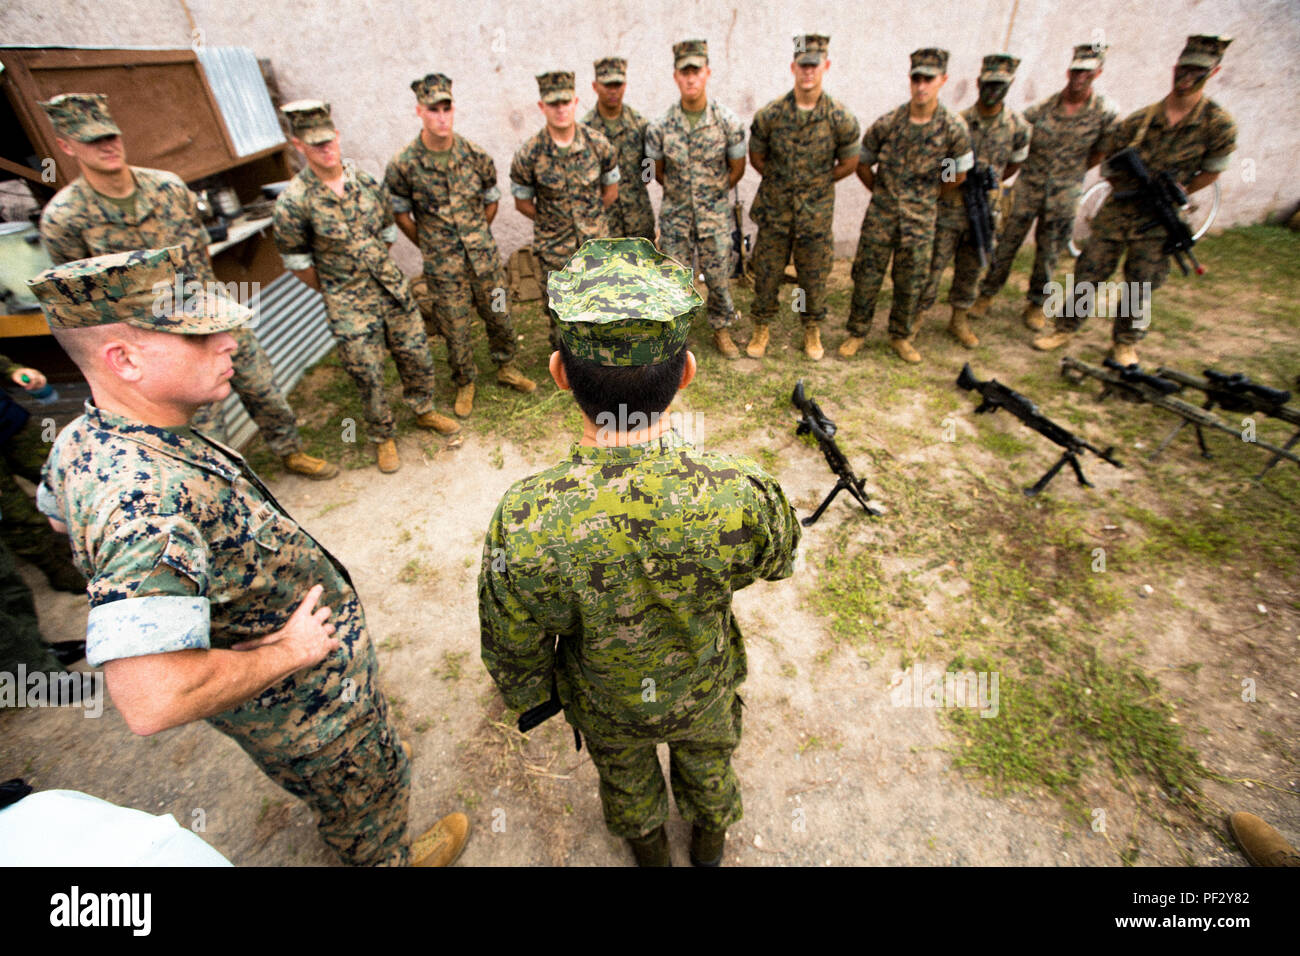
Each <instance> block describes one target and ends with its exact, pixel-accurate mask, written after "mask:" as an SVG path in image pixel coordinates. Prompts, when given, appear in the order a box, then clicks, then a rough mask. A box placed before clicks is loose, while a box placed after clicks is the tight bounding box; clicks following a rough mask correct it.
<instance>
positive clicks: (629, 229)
mask: <svg viewBox="0 0 1300 956" xmlns="http://www.w3.org/2000/svg"><path fill="white" fill-rule="evenodd" d="M594 66H595V69H596V79H595V80H593V81H592V84H591V88H592V90H594V91H595V93H596V105H595V106H594V107H592V108H591V109H589V110H587V114H586V115H585V116H583V118H582V122H583V123H585V124H586V125H587V126H590V127H591V128H592V129H594V130H596V132H598V133H602V134H604V137H605V138H606V139H607V140H609V143H610V145H611V146H613V147H614V150H615V152H617V153H618V173H619V179H618V200H617V201H616V202H615V203H614V205H613V206H611V207H610V208H609V212H608V213H607V215H608V217H609V234H610V235H611V236H614V237H616V238H617V237H628V238H631V237H635V236H640V237H642V238H644V239H649V240H650V241H652V242H653V241H654V237H655V214H654V209H653V208H652V207H651V206H650V190H649V189H647V188H646V187H647V184H648V183H649V182H650V172H649V166H648V163H649V161H648V160H647V159H646V155H645V128H646V119H645V117H643V116H642V115H641V114H640V113H638V112H637V111H636V110H634V109H632V107H630V106H628V105H626V104H625V103H624V102H623V94H624V93H626V92H627V60H625V59H623V58H622V57H618V56H607V57H605V58H604V59H600V60H597V61H596V62H595V64H594Z"/></svg>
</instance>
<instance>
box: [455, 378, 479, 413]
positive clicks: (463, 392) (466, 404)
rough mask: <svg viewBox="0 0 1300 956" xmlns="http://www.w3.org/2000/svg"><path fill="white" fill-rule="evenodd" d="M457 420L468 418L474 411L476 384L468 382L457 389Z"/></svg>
mask: <svg viewBox="0 0 1300 956" xmlns="http://www.w3.org/2000/svg"><path fill="white" fill-rule="evenodd" d="M454 410H455V412H456V417H457V418H468V417H469V414H470V412H472V411H474V383H473V382H466V383H465V384H464V385H462V386H460V388H458V389H456V404H455V406H454Z"/></svg>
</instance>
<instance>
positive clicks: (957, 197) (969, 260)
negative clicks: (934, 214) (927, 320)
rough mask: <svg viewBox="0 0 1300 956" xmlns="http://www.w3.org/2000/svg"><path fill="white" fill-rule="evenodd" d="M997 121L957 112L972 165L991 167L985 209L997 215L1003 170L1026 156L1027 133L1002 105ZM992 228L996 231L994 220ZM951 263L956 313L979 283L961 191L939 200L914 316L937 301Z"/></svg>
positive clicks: (973, 112) (950, 298) (976, 108)
mask: <svg viewBox="0 0 1300 956" xmlns="http://www.w3.org/2000/svg"><path fill="white" fill-rule="evenodd" d="M1001 106H1002V109H1001V110H999V111H998V113H997V115H996V116H992V117H985V116H983V115H981V114H980V111H979V104H978V103H977V104H975V105H974V106H971V107H969V108H968V109H965V110H963V111H962V114H961V117H962V119H964V120H965V121H966V128H967V129H968V130H969V131H970V138H971V148H972V152H973V153H974V154H975V162H976V164H978V165H981V166H990V167H992V169H993V173H994V175H995V176H996V177H997V180H998V186H997V188H996V189H994V190H992V191H990V192H989V197H988V198H989V209H991V210H993V212H994V216H995V217H996V215H997V209H998V205H999V199H1000V198H1001V196H1002V179H1003V177H1004V176H1005V173H1004V170H1005V169H1006V168H1007V166H1008V165H1009V164H1011V163H1023V162H1024V161H1025V159H1026V157H1028V155H1029V144H1030V134H1031V132H1032V128H1031V127H1030V125H1029V123H1028V122H1027V121H1026V120H1025V118H1024V117H1023V116H1021V115H1020V114H1019V113H1017V112H1016V111H1015V110H1013V109H1012V108H1011V107H1009V106H1007V104H1006V103H1005V102H1003V103H1002V104H1001ZM993 225H994V228H995V229H996V228H997V221H996V218H995V220H994V223H993ZM954 258H955V259H956V265H955V266H954V267H953V274H952V289H951V290H950V291H949V293H948V304H949V305H951V306H952V307H953V308H955V309H969V308H970V307H971V306H972V305H974V304H975V292H976V288H977V287H978V285H979V280H980V257H979V252H978V250H976V248H975V247H974V246H973V245H972V244H971V239H970V224H969V222H968V221H967V219H966V205H965V202H964V201H963V200H962V194H961V191H960V190H958V191H956V192H952V193H945V194H944V195H942V196H940V197H939V217H938V220H937V221H936V224H935V234H934V251H933V252H932V253H931V256H930V274H929V278H928V279H927V280H926V283H925V288H924V289H923V290H922V291H921V298H920V300H919V301H918V302H917V304H916V311H917V314H918V315H919V314H920V313H922V312H925V311H926V310H927V309H929V308H930V307H931V306H932V305H934V301H935V299H936V298H938V295H939V279H940V278H941V277H942V276H943V270H944V269H946V268H948V263H950V262H952V261H953V259H954Z"/></svg>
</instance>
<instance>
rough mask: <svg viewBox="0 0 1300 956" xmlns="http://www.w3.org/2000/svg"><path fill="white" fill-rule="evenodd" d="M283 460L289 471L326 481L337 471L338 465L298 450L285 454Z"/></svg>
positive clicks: (315, 479)
mask: <svg viewBox="0 0 1300 956" xmlns="http://www.w3.org/2000/svg"><path fill="white" fill-rule="evenodd" d="M283 461H284V467H285V468H287V469H288V470H289V471H292V472H295V473H296V474H299V475H304V476H306V477H308V478H310V479H311V480H312V481H328V480H329V479H331V478H333V477H334V476H335V475H337V474H338V473H339V466H338V465H331V464H330V463H329V462H328V461H322V460H321V459H320V458H313V457H312V456H311V455H308V454H305V453H303V452H300V451H296V452H294V453H293V454H292V455H285V456H284V459H283Z"/></svg>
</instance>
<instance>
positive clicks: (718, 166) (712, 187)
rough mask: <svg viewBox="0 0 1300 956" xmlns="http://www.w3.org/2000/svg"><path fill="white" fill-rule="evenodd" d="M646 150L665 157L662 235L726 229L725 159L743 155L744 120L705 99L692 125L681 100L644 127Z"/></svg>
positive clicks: (728, 225)
mask: <svg viewBox="0 0 1300 956" xmlns="http://www.w3.org/2000/svg"><path fill="white" fill-rule="evenodd" d="M645 154H646V156H648V157H649V158H650V159H653V160H655V161H658V160H663V163H664V184H663V185H664V198H663V202H662V203H661V204H660V206H659V232H660V234H661V235H663V234H669V235H676V236H690V235H691V233H692V231H693V232H694V234H695V235H697V236H719V235H724V234H730V233H731V230H732V224H733V223H732V217H731V187H730V186H728V185H727V174H728V167H729V164H730V161H731V160H733V159H743V158H744V156H745V126H744V124H743V123H741V122H740V120H739V119H738V118H737V117H736V114H735V113H733V112H732V111H731V110H729V109H727V107H725V106H723V105H722V104H721V103H718V102H716V101H715V100H709V101H708V105H707V106H706V107H705V108H704V115H702V116H701V117H700V118H699V121H698V122H697V123H696V124H695V127H694V128H693V129H692V128H691V124H690V122H689V121H688V120H687V119H686V114H685V112H683V111H682V104H681V102H680V101H679V102H677V103H674V104H673V105H672V106H670V107H668V112H666V113H665V114H664V115H663V116H661V117H659V119H657V120H654V121H653V122H651V123H650V124H649V125H648V126H647V127H646V133H645Z"/></svg>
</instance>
